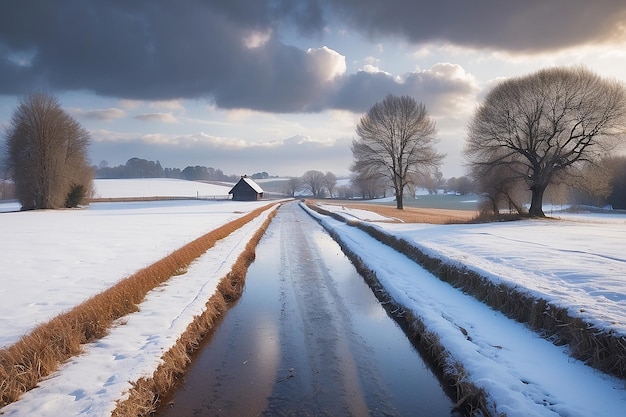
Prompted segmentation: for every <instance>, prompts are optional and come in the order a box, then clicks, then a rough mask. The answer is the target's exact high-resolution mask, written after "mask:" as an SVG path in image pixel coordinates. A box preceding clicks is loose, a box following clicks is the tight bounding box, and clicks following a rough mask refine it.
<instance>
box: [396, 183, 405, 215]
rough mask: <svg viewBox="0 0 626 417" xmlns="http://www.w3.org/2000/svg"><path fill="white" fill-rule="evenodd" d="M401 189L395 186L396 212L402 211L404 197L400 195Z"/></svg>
mask: <svg viewBox="0 0 626 417" xmlns="http://www.w3.org/2000/svg"><path fill="white" fill-rule="evenodd" d="M402 191H403V189H402V187H398V186H396V208H397V209H398V210H404V202H403V200H404V196H403V195H402V194H403V193H402Z"/></svg>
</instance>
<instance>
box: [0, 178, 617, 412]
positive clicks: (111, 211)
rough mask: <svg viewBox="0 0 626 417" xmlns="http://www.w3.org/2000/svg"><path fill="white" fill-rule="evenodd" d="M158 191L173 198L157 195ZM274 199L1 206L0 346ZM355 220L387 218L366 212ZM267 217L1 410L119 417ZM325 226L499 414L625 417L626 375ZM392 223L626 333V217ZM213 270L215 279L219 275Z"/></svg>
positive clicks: (344, 229) (350, 233) (135, 185)
mask: <svg viewBox="0 0 626 417" xmlns="http://www.w3.org/2000/svg"><path fill="white" fill-rule="evenodd" d="M148 183H151V185H150V186H148ZM158 183H160V184H158ZM202 185H206V184H202ZM96 186H97V188H98V192H100V193H102V194H101V196H103V197H114V195H110V194H108V193H109V192H110V191H107V192H104V191H103V188H101V187H102V185H101V184H100V183H99V181H97V183H96ZM152 186H154V187H157V188H158V187H163V191H160V192H158V193H157V194H154V193H153V191H147V190H152V188H151V187H152ZM183 186H184V187H187V186H189V187H192V188H193V187H199V185H198V184H197V183H192V184H184V185H183V184H182V183H180V182H178V181H176V180H164V181H162V180H141V181H134V180H125V182H122V183H119V184H118V185H117V187H116V190H115V191H116V192H120V193H121V192H122V190H121V189H119V188H125V189H126V190H125V191H124V192H126V193H129V194H127V195H132V196H152V195H179V194H178V193H176V194H168V193H174V192H176V190H171V189H170V188H169V187H183ZM168 189H169V191H167V190H168ZM198 192H199V193H203V191H201V190H198ZM207 194H208V193H207ZM214 194H217V193H214ZM191 195H192V196H195V192H192V193H191ZM264 204H267V202H250V203H240V202H233V201H222V202H206V201H192V200H189V201H167V202H141V203H139V202H138V203H97V204H92V205H91V206H90V207H89V208H87V209H80V210H59V211H33V212H23V213H20V212H17V213H1V211H11V210H15V203H0V230H2V231H3V236H4V237H5V238H4V239H2V241H0V253H2V257H1V258H0V283H1V285H0V329H1V331H0V346H7V345H9V344H11V343H13V342H15V341H16V340H17V339H18V338H19V337H20V335H22V334H24V333H26V332H28V331H29V330H30V329H32V328H33V327H34V326H35V325H37V324H38V323H41V322H43V321H46V320H47V319H48V318H50V317H52V316H54V315H56V314H58V313H59V312H62V311H65V310H67V309H68V308H70V307H72V306H73V305H76V304H77V303H79V302H80V301H82V300H84V299H85V298H87V297H89V296H90V295H93V294H95V293H97V292H99V291H101V290H103V289H104V288H107V287H108V286H110V285H112V284H113V283H115V282H116V281H118V280H120V279H122V278H125V277H126V276H128V275H130V274H132V273H133V272H135V271H137V270H138V269H140V268H142V267H144V266H146V265H148V264H151V263H153V262H154V261H156V260H158V259H160V258H162V257H163V256H165V255H167V254H168V253H170V252H171V251H173V250H174V249H177V248H179V247H181V246H183V245H184V244H185V243H187V242H189V241H191V240H193V239H194V238H196V237H198V236H201V235H203V234H205V233H206V232H208V231H209V230H212V229H214V228H216V227H218V226H219V225H221V224H224V223H226V222H228V221H230V220H232V219H234V218H236V217H239V216H241V215H243V214H244V213H246V212H249V211H251V210H252V209H254V208H256V207H259V206H260V205H264ZM329 207H330V206H329ZM335 207H336V208H335V209H336V210H341V207H340V206H335ZM337 207H338V208H337ZM18 208H19V207H18ZM327 208H328V207H327ZM347 215H348V216H349V217H350V218H353V219H354V218H356V219H368V220H370V221H372V220H380V219H379V218H378V216H375V215H373V214H372V213H369V212H364V211H351V212H350V213H347ZM262 220H263V218H259V219H258V220H257V221H255V222H254V223H253V224H250V225H249V226H246V227H245V228H244V229H241V230H240V231H238V232H236V233H234V234H233V235H231V236H230V237H229V238H227V239H225V240H223V241H221V242H220V243H219V244H218V245H217V246H216V247H215V248H213V249H210V250H209V251H208V252H207V253H206V254H205V255H204V256H202V257H201V258H200V259H199V260H198V261H197V262H196V263H194V264H193V265H192V266H191V267H190V268H189V271H188V272H187V274H184V275H181V276H179V277H174V278H172V280H170V281H168V283H167V284H166V285H164V286H162V287H159V288H158V289H156V290H154V291H153V292H151V293H150V294H149V296H148V297H147V300H146V303H144V304H142V306H141V310H140V311H139V312H137V313H134V314H132V315H130V316H127V317H126V318H125V325H123V326H119V327H116V328H115V329H113V330H112V332H111V333H110V334H109V335H108V336H107V337H105V338H103V339H101V340H100V341H98V342H96V343H93V344H90V345H88V346H87V347H86V349H85V353H84V354H83V355H81V356H80V357H77V358H74V359H72V360H71V361H69V362H68V363H67V364H65V365H64V366H63V368H62V369H61V370H60V371H59V372H57V373H55V374H54V375H52V376H51V377H50V378H48V379H47V380H46V381H43V382H42V383H41V384H40V387H39V388H36V389H34V390H32V391H30V392H29V393H27V394H26V395H24V397H23V399H21V400H20V401H18V402H16V403H14V404H11V405H9V406H7V407H4V408H3V409H0V414H2V413H4V414H3V415H5V416H30V415H38V416H57V415H64V416H79V415H81V416H107V415H110V412H111V410H112V409H113V407H114V405H115V404H114V403H115V400H116V399H117V398H120V397H121V396H122V395H123V392H124V390H126V389H128V388H129V387H130V384H129V382H128V381H134V380H136V379H138V378H139V377H141V376H144V375H148V374H151V372H152V371H153V370H154V368H155V367H156V366H157V365H158V362H159V358H160V356H161V354H162V352H163V351H164V350H166V349H167V348H168V346H170V345H171V344H172V343H174V341H175V340H176V338H177V336H178V334H180V333H181V332H182V329H184V328H185V327H186V324H185V323H186V320H190V318H191V317H192V316H193V315H194V314H197V313H198V309H199V308H202V305H203V304H204V301H205V300H206V299H208V297H209V296H210V294H211V293H212V292H213V291H214V289H215V285H216V283H217V280H218V279H219V278H220V277H221V276H223V275H224V273H225V271H227V270H228V269H229V265H231V264H232V262H234V259H235V258H236V256H237V255H238V254H239V253H240V252H241V251H242V250H243V247H244V246H245V244H246V243H247V241H248V239H249V238H250V237H251V236H252V234H253V233H254V231H255V230H256V229H257V228H258V227H259V226H260V224H261V222H262ZM326 221H327V222H328V223H329V225H330V226H329V227H333V228H335V229H336V230H338V231H339V232H340V233H341V234H342V236H344V237H345V238H346V239H347V240H350V241H352V242H353V243H352V245H353V246H354V248H355V250H357V251H360V252H361V253H362V256H363V258H364V259H367V260H368V262H369V263H370V265H371V267H372V268H373V269H376V270H377V273H378V274H379V276H380V277H383V283H384V284H385V286H387V288H388V289H389V291H390V292H391V293H393V294H394V296H396V297H398V298H399V299H401V300H403V302H404V303H405V304H407V305H409V306H410V307H411V308H413V309H415V311H416V312H417V313H418V314H419V315H420V316H423V317H425V319H426V320H427V321H428V322H429V323H431V327H432V329H434V331H437V332H439V333H440V334H441V335H442V340H443V342H444V344H445V345H446V347H447V348H449V350H450V351H451V352H453V353H454V355H455V358H456V359H457V360H459V361H460V362H462V363H463V364H464V366H465V367H466V369H468V370H469V371H470V372H471V375H470V377H472V378H474V379H476V380H477V381H478V383H479V385H481V386H484V387H485V388H486V389H487V390H488V391H489V392H490V394H491V397H490V398H491V399H492V400H493V401H494V402H496V403H497V404H498V405H499V408H498V410H500V411H505V412H507V413H508V415H509V417H511V416H534V415H537V416H556V415H568V416H581V417H582V416H588V415H594V416H618V415H622V413H623V410H625V409H626V390H625V387H624V381H621V380H617V379H615V378H611V377H607V376H605V375H603V374H601V373H600V372H598V371H594V370H592V369H590V368H588V367H586V366H584V365H582V364H581V363H579V362H578V361H575V360H573V359H571V358H570V357H569V356H568V355H567V351H566V348H565V347H555V346H553V345H552V344H551V343H549V342H547V341H545V340H543V339H541V338H539V337H537V336H535V335H534V334H532V333H531V332H530V331H528V330H527V329H525V328H524V327H523V326H521V325H519V324H517V323H514V322H512V321H510V320H508V319H506V318H504V317H503V316H502V315H500V314H499V313H496V312H494V311H492V310H490V309H489V308H486V307H485V306H484V305H482V304H481V303H479V302H477V301H476V300H473V299H471V298H470V297H466V296H464V295H463V294H461V293H460V292H458V291H456V290H454V289H452V288H451V287H450V286H448V285H447V284H444V283H441V282H440V281H439V280H437V279H436V278H434V277H433V276H432V275H430V274H427V273H425V272H418V271H417V269H416V266H415V264H413V263H412V262H408V261H406V260H402V258H403V257H402V256H400V255H398V254H397V253H394V252H393V251H391V250H389V249H388V248H385V247H382V246H380V244H375V243H372V242H371V239H367V237H365V236H361V235H359V233H363V232H361V231H359V230H358V229H356V228H353V227H349V226H346V225H345V224H343V223H340V222H336V221H334V220H332V219H327V220H326ZM379 227H383V228H385V230H388V231H389V232H392V233H397V234H401V235H403V236H405V237H407V238H408V239H412V240H413V241H415V243H416V244H417V245H420V247H422V248H423V249H425V250H428V251H430V252H431V253H432V254H436V255H437V256H440V257H445V258H446V259H448V260H450V261H452V262H462V263H464V264H466V265H468V266H469V267H473V268H476V269H478V270H480V271H481V273H483V274H485V275H488V276H490V277H492V278H493V279H494V280H506V281H510V282H515V284H516V285H518V286H520V287H525V288H528V290H529V291H532V292H536V293H537V294H541V296H542V297H544V298H549V299H551V300H553V301H554V302H555V303H560V304H562V305H566V306H568V307H569V308H570V309H571V311H572V312H574V313H577V314H581V315H583V316H584V317H585V319H587V320H593V321H594V322H595V323H596V324H597V325H599V326H603V327H610V328H612V329H614V330H616V331H620V332H626V278H624V277H626V254H625V252H626V251H624V247H625V246H624V243H625V242H626V216H604V217H601V216H598V215H589V216H587V215H577V216H573V215H572V216H570V217H568V220H566V221H523V222H516V223H503V224H502V223H499V224H485V225H446V226H434V225H415V224H404V225H400V224H387V223H385V224H382V223H380V224H379ZM405 259H406V258H405ZM392 265H393V268H392V267H391V266H392ZM207 270H209V271H214V272H213V273H211V274H207V273H206V271H207ZM385 271H387V272H385ZM198 300H201V301H202V302H199V301H198ZM468 312H469V313H468ZM470 313H471V314H470ZM459 314H460V316H459ZM461 327H462V328H463V329H465V330H466V331H467V332H468V334H469V335H470V336H471V340H468V338H467V337H466V336H465V335H464V334H463V333H462V332H461V331H460V330H459V329H460V328H461ZM164 329H165V332H163V330H164Z"/></svg>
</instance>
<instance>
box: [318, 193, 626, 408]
mask: <svg viewBox="0 0 626 417" xmlns="http://www.w3.org/2000/svg"><path fill="white" fill-rule="evenodd" d="M322 207H323V208H324V209H326V210H329V211H334V212H336V213H339V214H341V215H342V216H344V217H345V218H347V219H350V220H354V219H355V218H362V219H364V220H365V219H369V218H371V217H372V216H371V215H369V214H367V213H363V212H362V210H354V209H346V208H343V207H341V206H336V205H322ZM563 217H564V220H560V221H555V220H527V221H520V222H513V223H493V224H480V225H425V224H398V223H396V224H392V223H379V224H377V227H380V228H382V229H384V230H386V231H387V232H389V233H392V234H395V235H399V236H402V237H404V238H405V239H406V240H408V241H411V242H413V244H414V245H415V246H417V247H419V248H421V249H422V250H423V251H425V252H428V253H429V254H430V255H432V256H436V257H438V258H442V259H445V260H446V261H447V262H453V263H460V264H463V265H465V266H467V267H468V268H471V269H474V270H476V271H478V272H480V273H481V274H482V275H484V276H487V277H489V278H491V279H492V280H494V281H495V282H502V281H504V282H508V283H509V284H512V285H513V286H515V287H517V288H518V289H520V290H524V289H525V290H527V291H529V292H531V293H533V294H534V295H536V296H538V297H542V298H546V299H548V300H550V301H552V302H554V303H555V304H559V305H561V306H564V307H566V308H568V309H569V311H570V312H571V313H572V314H573V315H579V316H581V317H584V318H585V320H588V321H590V322H593V323H594V324H595V325H596V326H597V327H598V328H603V329H611V330H613V331H614V332H616V333H618V334H620V333H622V334H626V251H624V247H625V246H624V243H625V242H626V216H624V215H563ZM323 221H324V223H325V225H326V226H327V227H329V228H332V229H334V230H335V232H337V233H338V234H339V236H340V237H341V239H342V240H343V241H344V242H345V243H346V244H347V245H348V247H350V248H351V250H353V251H354V252H356V253H357V254H358V255H359V256H360V257H361V259H363V260H364V262H365V264H366V265H367V266H368V267H369V268H371V269H372V270H374V271H375V272H376V274H377V276H378V278H379V279H380V280H381V282H382V284H383V286H384V287H385V288H386V289H387V291H389V293H390V294H391V295H392V296H393V297H394V299H396V301H398V302H400V303H401V304H403V305H404V306H406V307H407V308H409V309H410V310H412V311H413V312H414V313H415V314H416V315H417V316H418V317H421V318H422V320H423V321H424V322H425V323H426V327H427V330H429V331H432V332H433V333H435V334H437V335H438V336H439V337H440V339H441V341H442V344H443V345H444V346H445V347H446V348H447V350H448V351H449V352H450V354H451V355H452V358H453V360H454V361H458V362H459V363H461V364H463V366H464V368H465V369H466V370H467V372H468V376H467V378H468V379H469V380H470V381H472V382H473V383H474V384H475V385H477V386H479V387H481V388H483V389H484V390H485V391H487V392H488V393H489V399H490V401H491V404H489V406H490V407H492V409H494V410H495V411H496V413H506V415H507V416H508V417H512V416H520V417H522V416H558V415H560V416H580V417H582V416H592V415H593V416H618V415H623V413H624V410H625V409H626V386H625V384H624V381H622V380H619V379H617V378H613V377H609V376H606V375H604V374H602V373H601V372H599V371H596V370H594V369H592V368H590V367H588V366H585V365H584V364H583V363H581V362H580V361H577V360H574V359H572V358H571V357H570V356H569V355H568V352H567V347H563V346H561V347H558V346H554V345H553V344H552V343H551V342H549V341H546V340H544V339H541V338H540V337H538V336H537V335H536V334H534V333H533V332H531V331H530V330H528V329H527V328H526V327H525V326H523V325H521V324H518V323H515V322H513V321H512V320H510V319H508V318H506V317H505V316H504V315H502V314H500V313H498V312H495V311H493V310H492V309H490V308H488V307H487V306H485V305H484V304H482V303H480V302H478V301H477V300H475V299H474V298H472V297H470V296H467V295H464V294H463V293H461V292H460V291H458V290H456V289H454V288H453V287H452V286H450V285H448V284H446V283H443V282H442V281H440V280H438V279H437V278H435V277H434V276H433V275H431V274H430V273H428V272H426V271H425V270H422V269H421V268H416V265H415V264H414V263H413V262H411V261H409V260H408V259H407V258H406V257H404V256H402V255H399V254H398V253H397V252H395V251H393V250H391V249H390V248H388V247H386V246H385V245H383V244H381V243H379V242H377V241H376V240H374V239H373V238H371V237H370V236H368V235H367V234H366V233H364V232H362V231H361V230H359V229H357V228H355V227H351V226H348V225H346V224H345V223H342V222H338V221H336V220H334V219H332V218H324V220H323Z"/></svg>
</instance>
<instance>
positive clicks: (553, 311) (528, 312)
mask: <svg viewBox="0 0 626 417" xmlns="http://www.w3.org/2000/svg"><path fill="white" fill-rule="evenodd" d="M309 207H310V208H311V209H313V210H315V211H317V212H320V213H322V214H325V215H329V216H333V217H335V218H337V219H339V220H343V221H345V220H344V219H342V218H341V216H338V215H335V214H334V213H330V212H328V211H325V210H322V209H321V208H320V207H318V206H316V205H314V204H309ZM350 224H352V225H354V226H355V227H358V228H359V229H361V230H363V231H365V232H366V233H368V234H369V235H370V236H372V237H373V238H375V239H377V240H378V241H380V242H382V243H384V244H386V245H388V246H390V247H392V248H394V249H395V250H397V251H398V252H400V253H402V254H404V255H406V256H407V257H408V258H410V259H412V260H413V261H415V262H416V263H417V264H419V265H420V266H422V267H424V268H425V269H426V270H428V271H430V272H431V273H432V274H433V275H435V276H437V277H438V278H439V279H441V280H442V281H446V282H448V283H450V284H451V285H453V286H455V287H456V288H459V289H461V290H463V291H464V292H465V293H467V294H469V295H472V296H473V297H474V298H476V299H477V300H479V301H481V302H483V303H485V304H487V305H488V306H490V307H492V308H493V309H495V310H498V311H501V312H502V313H504V314H505V315H506V316H508V317H510V318H512V319H514V320H517V321H519V322H520V323H524V324H526V325H528V326H529V327H530V328H531V329H534V330H535V331H537V332H538V333H539V334H541V335H542V336H543V337H545V338H546V339H548V340H550V341H552V342H553V343H555V344H557V345H564V344H567V345H568V346H569V351H570V355H571V356H572V357H574V358H576V359H579V360H581V361H583V362H585V363H586V364H588V365H589V366H592V367H594V368H596V369H599V370H601V371H603V372H606V373H608V374H611V375H614V376H617V377H619V378H622V379H626V337H624V336H620V335H616V334H614V333H612V332H611V331H602V330H600V329H597V328H594V327H593V325H591V324H590V323H586V322H584V321H583V320H581V319H580V318H578V317H573V316H571V315H570V314H569V312H568V310H567V309H565V308H563V307H559V306H556V305H553V304H550V303H548V302H547V301H546V300H544V299H536V298H533V297H532V296H531V295H529V294H527V293H525V292H524V291H523V290H522V289H518V288H513V287H510V286H507V285H505V284H494V283H493V282H492V281H490V280H489V279H487V278H485V277H483V276H481V275H479V274H478V273H476V272H474V271H470V270H468V269H467V268H465V267H459V266H455V265H451V264H446V263H445V262H443V261H442V260H441V259H437V258H433V257H430V256H428V255H426V254H425V253H423V252H422V251H421V250H419V249H418V248H417V247H415V246H414V245H413V244H411V243H410V242H407V241H406V240H404V239H401V238H397V237H395V236H394V235H391V234H387V233H385V232H384V231H382V230H379V229H377V228H375V227H372V226H370V225H368V224H365V223H363V222H351V223H350Z"/></svg>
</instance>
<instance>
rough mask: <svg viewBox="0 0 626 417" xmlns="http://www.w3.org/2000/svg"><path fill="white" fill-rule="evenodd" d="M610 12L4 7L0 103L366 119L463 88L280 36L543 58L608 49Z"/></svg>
mask: <svg viewBox="0 0 626 417" xmlns="http://www.w3.org/2000/svg"><path fill="white" fill-rule="evenodd" d="M618 4H619V2H617V1H611V2H609V1H604V2H603V1H594V2H591V1H581V0H571V1H565V0H563V1H523V2H508V1H506V2H505V1H486V0H482V1H464V0H458V1H453V2H450V1H447V2H419V1H409V0H385V1H381V0H336V1H330V0H300V1H293V0H223V1H218V0H211V1H209V0H206V1H203V0H180V1H176V2H173V1H152V0H144V1H127V0H99V1H98V0H94V1H83V0H57V1H49V0H3V1H1V2H0V94H7V95H9V94H24V93H26V92H28V91H31V90H33V89H46V90H51V91H65V90H86V91H92V92H94V93H95V94H98V95H102V96H110V97H119V98H129V99H174V98H206V99H210V100H213V101H214V102H215V103H216V104H217V105H218V106H220V107H223V108H248V109H254V110H261V111H268V112H285V113H293V112H315V111H320V110H323V109H324V108H327V107H338V108H345V109H350V110H356V111H363V110H364V109H366V108H367V107H368V106H370V105H371V104H372V103H373V101H372V100H374V101H375V100H379V99H380V98H381V97H383V96H384V95H386V94H387V93H389V92H392V93H395V92H398V91H400V92H402V93H406V91H404V90H403V88H406V87H409V88H412V89H413V90H412V91H417V92H420V93H426V94H429V92H436V91H437V89H439V90H440V91H444V92H445V91H448V92H451V91H454V90H455V89H456V88H461V89H462V88H463V86H460V85H454V84H448V85H442V84H441V80H438V79H436V78H432V79H429V78H427V77H426V78H425V77H424V76H415V77H413V78H412V76H411V75H409V76H408V77H406V79H404V80H403V81H402V83H398V82H397V80H393V79H392V78H390V77H389V76H385V74H372V73H365V72H363V73H357V74H344V75H342V76H338V77H335V78H332V77H330V78H329V76H328V75H329V74H328V72H327V69H328V68H327V67H325V66H324V65H325V63H327V62H328V61H325V60H324V59H323V57H322V58H320V54H317V55H315V54H311V53H308V52H307V51H304V50H301V49H298V48H295V47H292V46H289V45H287V44H286V43H285V42H284V41H283V39H282V37H281V34H283V33H284V31H285V30H287V29H293V28H295V29H297V30H299V31H300V33H301V34H305V35H308V36H312V37H313V39H316V38H315V36H316V34H317V35H319V34H321V33H322V31H323V30H324V28H325V27H326V26H327V25H328V24H329V22H334V23H337V24H338V25H339V26H344V25H348V26H349V27H351V28H352V29H353V30H356V31H363V32H365V33H367V34H368V35H370V36H371V37H372V38H373V39H376V37H379V36H396V37H403V38H406V39H409V40H410V41H414V42H425V41H448V42H451V43H455V44H458V45H466V46H473V47H479V48H492V49H497V50H507V51H513V52H514V51H546V50H550V49H553V48H558V47H563V46H571V45H575V44H579V43H585V42H592V41H602V40H606V39H607V38H609V37H610V36H611V35H612V34H613V33H614V31H615V30H616V28H617V26H618V25H619V24H622V25H623V19H624V11H623V9H624V8H623V7H622V6H619V5H618ZM254 36H256V37H257V38H256V42H253V41H254V40H255V38H254ZM318 39H321V38H318ZM247 40H252V41H251V42H247ZM339 52H340V53H343V54H345V53H346V52H342V51H339ZM324 53H326V54H327V55H329V56H330V54H328V52H327V51H322V53H321V54H322V55H323V54H324ZM320 59H321V60H320ZM320 62H322V64H320ZM444 81H445V80H444ZM448 81H449V80H448ZM431 82H432V83H434V84H432V85H427V84H429V83H431ZM437 82H439V83H440V84H439V85H437Z"/></svg>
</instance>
